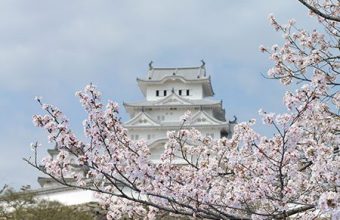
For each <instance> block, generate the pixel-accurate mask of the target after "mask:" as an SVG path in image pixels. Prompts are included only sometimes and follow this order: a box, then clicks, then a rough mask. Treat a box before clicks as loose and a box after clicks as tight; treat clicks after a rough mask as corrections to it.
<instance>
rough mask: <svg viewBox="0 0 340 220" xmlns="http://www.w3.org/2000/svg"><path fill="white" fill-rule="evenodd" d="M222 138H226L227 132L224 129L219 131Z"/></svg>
mask: <svg viewBox="0 0 340 220" xmlns="http://www.w3.org/2000/svg"><path fill="white" fill-rule="evenodd" d="M223 137H225V138H227V137H228V131H227V129H225V128H223V129H222V130H221V138H223Z"/></svg>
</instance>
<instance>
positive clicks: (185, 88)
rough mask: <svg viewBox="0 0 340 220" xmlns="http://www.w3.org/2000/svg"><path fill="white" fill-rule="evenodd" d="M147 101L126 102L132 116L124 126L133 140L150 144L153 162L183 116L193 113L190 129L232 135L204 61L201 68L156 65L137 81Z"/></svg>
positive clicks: (204, 133) (216, 136)
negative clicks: (168, 133) (140, 140)
mask: <svg viewBox="0 0 340 220" xmlns="http://www.w3.org/2000/svg"><path fill="white" fill-rule="evenodd" d="M137 82H138V86H139V88H140V90H141V92H142V93H143V95H144V97H145V100H142V101H139V102H128V103H124V107H125V109H126V111H127V112H128V114H129V116H130V120H128V121H127V122H126V123H125V124H124V125H125V127H126V128H127V129H128V131H129V135H130V138H131V139H132V140H139V139H144V140H145V141H147V144H148V145H149V147H150V149H151V152H152V159H153V161H155V162H157V161H158V160H159V158H160V155H161V153H162V152H163V151H164V144H165V143H166V132H167V131H170V130H177V129H179V128H180V126H181V125H182V121H181V116H183V115H184V113H185V112H186V111H187V110H189V111H190V112H191V114H192V120H191V122H190V124H186V126H189V127H195V128H197V129H198V130H199V131H200V132H201V133H202V135H207V136H211V137H212V138H215V139H217V138H220V137H228V136H230V135H231V130H232V129H231V127H232V126H231V124H232V123H233V122H229V121H227V120H226V118H225V110H224V109H223V107H222V101H217V100H213V99H211V97H212V96H213V95H214V92H213V89H212V85H211V79H210V76H208V75H207V73H206V69H205V65H204V62H203V61H202V65H201V66H199V67H184V68H183V67H180V68H154V67H153V66H152V63H150V65H149V70H148V73H147V76H146V77H145V78H137Z"/></svg>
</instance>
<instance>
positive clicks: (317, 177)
mask: <svg viewBox="0 0 340 220" xmlns="http://www.w3.org/2000/svg"><path fill="white" fill-rule="evenodd" d="M299 1H300V2H301V3H302V4H304V5H305V6H306V7H307V8H308V9H309V10H310V14H311V15H312V16H314V17H315V18H316V19H317V20H318V21H319V24H320V27H323V28H321V30H320V31H318V30H312V31H308V30H305V29H303V28H300V27H298V26H297V25H296V24H295V21H294V20H290V21H289V22H288V24H286V25H281V24H280V23H279V22H278V21H277V20H276V19H275V17H274V16H273V15H270V16H269V20H270V22H271V24H272V26H273V27H274V29H275V30H276V31H278V32H281V33H282V34H283V36H284V43H283V45H281V46H279V45H273V46H272V47H271V48H266V47H264V46H261V47H260V50H261V51H262V52H264V53H266V54H269V56H270V59H271V60H272V61H273V63H274V65H273V68H271V69H270V70H269V71H268V77H269V78H271V79H277V80H279V81H280V82H281V83H282V85H283V86H288V85H290V84H292V83H294V84H295V83H297V85H298V86H299V88H298V89H296V90H295V91H291V90H288V89H287V92H286V93H285V95H284V97H283V100H284V104H285V106H286V107H287V109H286V110H284V112H283V113H280V114H278V113H269V112H265V111H264V110H260V111H259V113H260V115H261V116H262V118H263V122H264V123H265V124H267V125H268V126H271V127H272V128H273V129H274V130H275V134H274V135H273V136H272V137H266V136H263V135H260V134H259V133H257V132H256V131H255V130H254V129H253V128H252V127H253V125H254V123H255V120H250V121H249V122H243V123H239V124H237V125H236V126H235V127H234V131H233V136H232V137H231V138H230V139H226V138H222V139H219V140H213V139H211V138H209V137H204V136H202V135H201V134H200V132H199V131H198V130H196V129H194V128H190V126H189V123H188V122H189V121H190V114H186V115H185V116H184V117H183V125H182V127H181V129H180V130H178V131H169V132H168V134H167V136H168V142H167V144H166V145H165V149H164V153H163V154H162V155H161V162H160V163H157V164H155V163H153V162H152V161H151V159H150V150H149V148H148V146H147V145H146V143H145V142H144V141H143V140H141V141H132V140H130V139H129V137H128V131H127V130H126V129H125V128H124V126H123V125H122V123H121V121H120V119H119V116H118V105H117V104H116V103H114V102H112V101H109V102H108V104H107V105H106V106H104V104H103V103H102V102H101V93H100V92H99V91H98V90H97V89H96V87H95V86H94V85H92V84H90V85H88V86H86V87H85V89H84V90H83V91H80V92H77V93H76V95H77V96H78V97H79V99H80V102H81V104H82V105H83V107H84V109H85V110H86V112H87V113H88V117H87V119H86V120H84V122H83V125H84V133H85V136H86V138H87V142H83V141H81V140H80V139H79V138H78V137H76V135H75V134H74V133H73V132H72V131H71V130H70V128H69V124H68V119H67V118H66V117H65V116H64V114H63V113H62V112H61V111H60V110H59V109H58V108H56V107H55V106H52V105H49V104H44V103H43V102H42V100H41V99H40V98H37V101H38V102H39V103H40V104H41V106H42V108H43V109H44V110H45V111H46V112H47V114H45V115H35V116H33V122H34V124H35V125H36V126H37V127H42V128H44V129H45V130H47V132H48V139H49V141H50V142H52V143H54V144H55V147H56V149H58V150H59V154H58V155H57V156H56V157H55V158H50V157H47V158H45V159H44V160H43V161H42V164H40V163H39V162H38V161H37V155H36V151H35V160H33V161H31V160H26V161H27V162H28V163H29V164H31V165H32V166H34V167H36V168H37V169H39V170H40V171H41V172H43V173H45V174H47V175H48V176H50V177H51V178H53V179H54V180H55V181H57V182H59V183H61V184H63V185H66V186H70V187H76V188H80V189H84V190H92V191H94V192H96V195H97V196H98V198H100V201H101V203H102V204H103V206H104V207H105V208H106V209H107V210H108V214H107V218H108V219H119V218H120V217H122V216H123V215H124V214H125V215H128V216H130V217H131V216H134V217H135V218H145V219H155V218H156V217H157V216H158V215H160V214H162V213H164V212H168V213H171V214H172V215H177V216H187V217H188V218H204V219H287V218H290V217H294V218H301V219H315V218H319V217H326V218H330V217H332V218H333V219H340V193H339V187H340V158H339V157H340V156H339V143H340V137H339V134H340V117H339V108H340V92H339V90H338V88H339V85H340V82H339V77H338V76H339V73H340V72H339V67H340V62H339V60H340V59H339V58H340V55H339V49H340V26H339V22H340V21H339V20H340V17H339V14H340V3H339V1H332V0H319V1H317V0H299ZM33 147H34V148H36V147H37V144H33ZM80 171H81V172H80Z"/></svg>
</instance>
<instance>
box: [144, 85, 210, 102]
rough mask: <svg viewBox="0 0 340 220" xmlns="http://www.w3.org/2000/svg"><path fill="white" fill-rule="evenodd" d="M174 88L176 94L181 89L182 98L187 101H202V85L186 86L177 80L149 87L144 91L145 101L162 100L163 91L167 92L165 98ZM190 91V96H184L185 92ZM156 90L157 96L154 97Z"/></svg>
mask: <svg viewBox="0 0 340 220" xmlns="http://www.w3.org/2000/svg"><path fill="white" fill-rule="evenodd" d="M173 88H174V90H175V93H176V94H178V90H179V89H182V96H183V97H185V98H188V99H202V98H203V86H202V84H187V83H184V82H182V81H179V80H174V81H172V80H168V81H166V82H165V83H164V84H159V85H157V84H155V85H150V86H148V88H147V89H146V100H148V101H156V100H160V99H163V98H164V95H163V91H164V90H167V96H168V95H170V94H171V91H172V89H173ZM187 89H189V90H190V95H189V96H187V95H186V90H187ZM156 90H159V96H158V97H157V96H156Z"/></svg>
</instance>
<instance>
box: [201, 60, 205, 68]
mask: <svg viewBox="0 0 340 220" xmlns="http://www.w3.org/2000/svg"><path fill="white" fill-rule="evenodd" d="M201 63H202V65H201V68H205V62H204V60H203V59H202V60H201Z"/></svg>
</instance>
